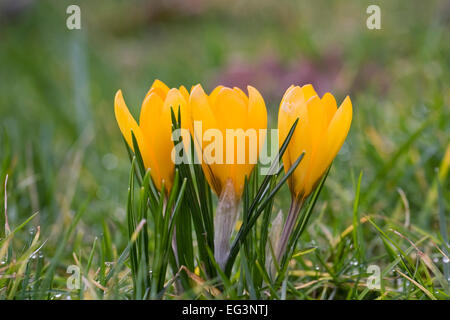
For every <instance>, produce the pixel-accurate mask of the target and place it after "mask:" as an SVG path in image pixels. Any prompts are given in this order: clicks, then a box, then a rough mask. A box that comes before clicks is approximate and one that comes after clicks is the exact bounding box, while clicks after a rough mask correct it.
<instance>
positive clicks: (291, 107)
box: [277, 84, 352, 259]
mask: <svg viewBox="0 0 450 320" xmlns="http://www.w3.org/2000/svg"><path fill="white" fill-rule="evenodd" d="M297 118H298V119H299V121H298V124H297V127H296V129H295V131H294V133H293V135H292V138H291V140H290V143H289V145H288V147H287V149H286V152H285V153H284V155H283V164H284V169H285V171H286V172H287V171H288V170H289V168H290V167H291V166H292V165H293V163H294V162H295V161H296V159H297V158H298V157H299V156H300V155H301V154H302V152H305V155H304V158H303V159H302V161H301V162H300V164H299V165H298V167H297V168H296V169H295V170H294V172H293V173H292V175H291V176H290V177H289V180H288V184H289V188H290V191H291V194H292V204H291V209H290V211H289V214H288V217H287V220H286V223H285V225H284V229H283V233H282V236H281V240H280V243H279V246H278V249H277V257H278V259H280V258H281V257H282V255H283V254H284V251H285V248H286V243H287V240H288V238H289V236H290V234H291V232H292V228H293V226H294V224H295V222H296V220H297V216H298V213H299V211H300V209H301V206H302V204H303V202H304V200H305V199H306V198H307V197H308V195H309V194H310V193H311V192H312V191H313V190H314V187H315V186H316V184H317V183H318V181H319V180H320V178H321V177H322V175H323V174H324V173H325V171H326V170H327V168H328V167H329V166H330V165H331V162H332V161H333V159H334V158H335V157H336V155H337V154H338V152H339V150H340V149H341V147H342V145H343V143H344V141H345V138H346V137H347V134H348V131H349V129H350V124H351V122H352V103H351V101H350V98H349V97H348V96H347V97H346V98H345V99H344V101H343V102H342V104H341V105H340V107H339V108H338V107H337V104H336V100H335V99H334V97H333V95H332V94H330V93H326V94H324V95H323V97H322V98H320V97H319V96H318V95H317V93H316V91H315V90H314V88H313V86H312V85H310V84H307V85H304V86H303V87H299V86H291V87H290V88H289V89H288V90H287V91H286V93H285V94H284V96H283V99H282V100H281V104H280V109H279V113H278V130H279V141H280V145H281V144H282V143H283V141H284V140H285V138H286V136H287V135H288V132H289V130H290V129H291V127H292V125H293V123H294V122H295V120H296V119H297Z"/></svg>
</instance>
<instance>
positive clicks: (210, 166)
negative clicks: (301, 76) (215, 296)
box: [189, 85, 267, 267]
mask: <svg viewBox="0 0 450 320" xmlns="http://www.w3.org/2000/svg"><path fill="white" fill-rule="evenodd" d="M247 90H248V95H247V94H245V93H244V92H243V91H242V90H240V89H239V88H233V89H231V88H227V87H223V86H218V87H217V88H215V89H214V90H213V91H212V92H211V94H210V95H209V96H208V95H207V94H205V92H204V91H203V88H202V87H201V86H200V85H197V86H195V87H194V88H193V89H192V91H191V95H190V98H189V99H190V108H191V112H192V120H193V128H194V140H195V145H196V149H197V154H199V155H200V157H201V159H202V168H203V172H204V174H205V176H206V179H207V181H208V183H209V185H210V187H211V189H212V190H213V191H214V192H215V193H216V194H217V196H218V197H219V203H218V206H217V210H216V215H215V218H214V226H215V237H214V238H215V249H214V252H215V257H216V260H217V262H218V263H219V265H220V266H221V267H223V266H224V264H225V263H226V259H227V258H228V254H229V240H230V237H231V233H232V230H233V228H234V225H235V223H236V218H237V208H238V205H239V200H240V198H241V196H242V193H243V190H244V183H245V178H246V177H247V178H248V177H249V176H250V174H251V172H252V170H253V168H254V166H255V164H256V162H257V158H258V155H259V152H260V149H261V147H262V146H263V144H264V139H265V135H266V130H267V110H266V107H265V103H264V99H263V98H262V96H261V95H260V93H259V92H258V90H256V89H255V88H253V87H251V86H248V88H247Z"/></svg>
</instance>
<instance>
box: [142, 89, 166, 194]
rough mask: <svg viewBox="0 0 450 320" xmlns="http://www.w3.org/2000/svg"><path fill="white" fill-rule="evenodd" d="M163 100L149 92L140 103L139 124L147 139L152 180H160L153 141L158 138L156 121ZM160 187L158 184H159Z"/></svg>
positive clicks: (159, 116) (158, 119)
mask: <svg viewBox="0 0 450 320" xmlns="http://www.w3.org/2000/svg"><path fill="white" fill-rule="evenodd" d="M163 103H164V102H163V101H162V100H161V98H160V96H159V95H158V94H156V93H155V92H153V93H150V95H149V96H147V97H146V98H145V100H144V102H143V103H142V107H141V115H140V118H139V126H140V128H141V130H142V133H143V135H144V137H145V140H146V141H147V146H148V149H149V150H148V153H149V157H150V169H151V175H152V178H153V181H155V183H156V181H161V179H162V177H161V171H160V168H159V167H160V165H159V162H158V157H157V156H156V154H155V150H154V145H155V141H156V140H157V139H159V132H158V125H157V124H158V123H159V121H160V118H161V111H162V107H163ZM159 187H160V186H159Z"/></svg>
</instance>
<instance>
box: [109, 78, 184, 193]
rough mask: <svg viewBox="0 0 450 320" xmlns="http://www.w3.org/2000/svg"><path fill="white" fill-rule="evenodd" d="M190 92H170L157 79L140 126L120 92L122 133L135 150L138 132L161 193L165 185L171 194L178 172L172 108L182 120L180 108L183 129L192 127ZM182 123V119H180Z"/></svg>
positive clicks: (116, 104) (117, 99) (118, 112)
mask: <svg viewBox="0 0 450 320" xmlns="http://www.w3.org/2000/svg"><path fill="white" fill-rule="evenodd" d="M188 101H189V92H188V91H187V90H186V88H185V87H183V86H181V87H180V88H179V89H177V88H172V89H169V87H167V86H166V85H165V84H164V83H163V82H161V81H159V80H155V81H154V82H153V85H152V86H151V88H150V90H149V91H148V93H147V95H146V96H145V99H144V102H143V103H142V107H141V114H140V117H139V124H137V122H136V120H135V119H134V118H133V116H132V115H131V113H130V111H129V110H128V108H127V106H126V104H125V101H124V99H123V96H122V91H121V90H119V91H117V93H116V97H115V101H114V112H115V115H116V120H117V123H118V124H119V128H120V131H121V132H122V134H123V136H124V138H125V140H126V141H127V143H128V145H129V146H130V147H131V148H132V149H134V148H133V142H132V135H131V132H133V133H134V135H135V137H136V140H137V143H138V146H139V150H140V152H141V155H142V159H143V161H144V166H145V168H146V169H150V170H151V172H150V174H151V176H152V179H153V182H154V183H155V186H156V187H157V188H158V190H160V191H161V188H162V183H163V181H164V186H165V189H166V190H167V191H170V189H171V187H172V184H173V179H174V172H175V164H174V162H173V161H172V158H171V153H172V149H173V147H174V143H173V141H172V118H171V111H170V110H171V108H173V111H174V113H175V115H176V117H178V110H179V109H180V115H181V125H182V128H184V129H188V130H189V128H190V121H189V120H190V116H189V114H190V112H189V105H188ZM177 120H178V121H179V119H177Z"/></svg>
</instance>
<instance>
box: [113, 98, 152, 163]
mask: <svg viewBox="0 0 450 320" xmlns="http://www.w3.org/2000/svg"><path fill="white" fill-rule="evenodd" d="M114 113H115V116H116V120H117V123H118V125H119V128H120V131H121V132H122V135H123V137H124V138H125V141H126V142H127V143H128V145H129V146H130V148H131V149H132V150H133V151H134V147H133V140H132V135H131V132H133V133H134V136H135V137H136V141H137V143H138V146H139V150H140V152H141V155H142V158H143V159H142V160H143V161H144V165H145V166H149V165H150V161H149V160H150V157H149V156H148V152H147V148H146V141H145V140H144V136H143V134H142V131H141V129H140V128H139V126H138V124H137V123H136V120H134V118H133V116H132V115H131V113H130V111H129V110H128V107H127V105H126V104H125V101H124V99H123V95H122V91H121V90H119V91H117V93H116V97H115V99H114Z"/></svg>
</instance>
